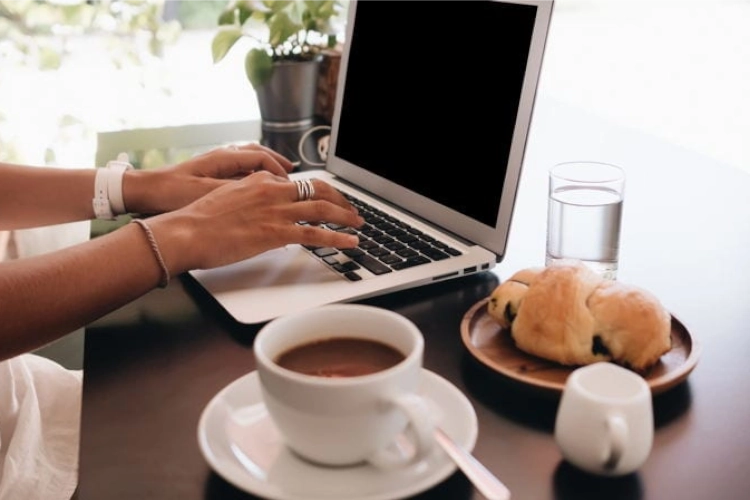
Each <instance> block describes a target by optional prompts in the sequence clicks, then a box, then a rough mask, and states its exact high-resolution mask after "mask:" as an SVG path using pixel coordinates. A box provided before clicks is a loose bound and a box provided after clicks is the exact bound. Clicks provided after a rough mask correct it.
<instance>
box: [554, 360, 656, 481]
mask: <svg viewBox="0 0 750 500" xmlns="http://www.w3.org/2000/svg"><path fill="white" fill-rule="evenodd" d="M653 438H654V417H653V409H652V402H651V391H650V389H649V387H648V384H647V383H646V381H645V380H644V378H643V377H641V376H640V375H638V374H637V373H635V372H633V371H631V370H628V369H626V368H623V367H621V366H618V365H616V364H614V363H608V362H600V363H594V364H591V365H587V366H584V367H581V368H578V369H576V370H574V371H573V372H572V373H571V374H570V375H569V376H568V379H567V381H566V383H565V388H564V390H563V394H562V399H561V400H560V406H559V407H558V410H557V418H556V420H555V441H556V442H557V445H558V446H559V447H560V450H561V451H562V454H563V457H564V458H565V459H566V460H567V461H568V462H570V463H571V464H573V465H575V466H577V467H579V468H581V469H583V470H585V471H587V472H590V473H593V474H600V475H605V476H621V475H625V474H630V473H632V472H634V471H636V470H637V469H638V468H639V467H640V466H641V465H643V463H644V462H645V461H646V459H647V458H648V456H649V453H650V452H651V446H652V444H653Z"/></svg>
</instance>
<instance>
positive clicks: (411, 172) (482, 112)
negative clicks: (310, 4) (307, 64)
mask: <svg viewBox="0 0 750 500" xmlns="http://www.w3.org/2000/svg"><path fill="white" fill-rule="evenodd" d="M535 17H536V7H535V6H532V5H515V4H506V3H501V2H492V1H436V2H425V1H399V2H386V1H362V2H359V3H358V5H357V11H356V21H355V26H356V29H354V30H353V32H352V33H351V37H350V39H349V40H347V41H346V43H349V44H351V46H350V51H351V55H350V58H349V63H348V70H347V73H346V77H345V78H346V84H345V85H344V87H343V88H344V89H345V92H344V95H343V97H342V99H343V102H342V107H341V110H342V111H341V115H340V117H339V120H340V123H339V135H338V140H337V143H336V155H337V156H339V157H341V158H343V159H344V160H346V161H348V162H350V163H352V164H355V165H357V166H359V167H361V168H364V169H366V170H368V171H370V172H373V173H375V174H377V175H379V176H381V177H384V178H387V179H389V180H392V181H393V182H396V183H398V184H401V185H403V186H405V187H407V188H409V189H410V190H412V191H414V192H416V193H419V194H421V195H423V196H426V197H429V198H431V199H433V200H435V201H437V202H439V203H441V204H443V205H446V206H448V207H450V208H453V209H454V210H456V211H458V212H460V213H462V214H464V215H467V216H469V217H471V218H473V219H476V220H478V221H480V222H482V223H484V224H487V225H489V226H494V225H495V224H496V218H497V215H498V208H499V206H500V197H501V194H502V192H503V182H504V179H505V174H506V168H507V165H508V160H509V154H510V150H511V144H512V141H513V132H514V128H515V124H516V116H517V113H518V108H519V102H520V96H521V91H522V85H523V81H524V72H525V69H526V64H527V58H528V55H529V48H530V44H531V38H532V32H533V29H534V22H535ZM524 140H525V138H524Z"/></svg>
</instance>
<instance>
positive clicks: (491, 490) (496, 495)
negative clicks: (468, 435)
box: [435, 427, 510, 500]
mask: <svg viewBox="0 0 750 500" xmlns="http://www.w3.org/2000/svg"><path fill="white" fill-rule="evenodd" d="M435 439H436V441H437V442H438V444H440V446H441V447H442V448H443V450H445V452H446V453H447V454H448V456H450V457H451V459H453V461H454V462H456V465H458V467H459V468H460V469H461V470H462V471H463V473H464V474H466V477H468V478H469V479H470V480H471V482H472V483H474V486H475V487H476V488H477V490H479V492H480V493H481V494H482V495H484V496H485V497H486V498H487V499H488V500H509V499H510V490H509V489H508V488H507V487H506V486H505V485H504V484H503V483H502V482H501V481H500V480H499V479H498V478H497V477H495V475H494V474H492V472H490V471H489V470H488V469H487V468H486V467H485V466H484V465H482V463H481V462H480V461H479V460H477V459H476V458H474V456H473V455H472V454H471V453H469V452H468V451H466V450H464V449H463V448H461V447H460V446H458V445H457V444H456V443H455V441H453V440H452V439H451V438H450V436H448V435H447V434H446V433H445V432H444V431H443V430H442V429H441V428H440V427H437V428H436V429H435Z"/></svg>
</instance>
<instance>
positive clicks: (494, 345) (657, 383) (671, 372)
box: [461, 297, 700, 395]
mask: <svg viewBox="0 0 750 500" xmlns="http://www.w3.org/2000/svg"><path fill="white" fill-rule="evenodd" d="M488 301H489V297H487V298H485V299H482V300H480V301H479V302H477V303H476V304H474V305H473V306H472V307H471V309H469V310H468V311H467V312H466V314H464V317H463V320H462V321H461V339H462V340H463V343H464V345H465V346H466V348H467V349H468V350H469V353H471V355H472V356H473V357H474V358H476V359H477V360H478V361H479V362H481V363H482V364H484V365H485V366H487V367H488V368H490V369H491V370H493V371H495V372H497V373H499V374H501V375H503V376H505V377H508V378H510V379H513V380H515V381H517V382H520V383H522V384H524V385H526V386H528V387H530V388H533V389H537V390H540V391H543V392H545V393H556V394H558V395H559V394H561V393H562V390H563V388H564V387H565V381H566V380H567V378H568V375H570V373H571V372H572V371H573V370H574V369H575V367H567V366H563V365H560V364H558V363H555V362H552V361H547V360H544V359H541V358H538V357H536V356H532V355H530V354H526V353H525V352H523V351H521V350H520V349H518V348H517V347H516V346H515V345H514V343H513V340H512V338H511V336H510V332H508V331H507V330H504V329H502V328H501V327H500V325H498V324H497V323H496V322H495V320H494V319H493V318H492V317H491V316H490V315H489V313H488V312H487V302H488ZM699 354H700V346H699V344H698V343H697V342H696V341H695V339H693V338H692V337H691V335H690V333H689V332H688V331H687V328H685V326H684V325H683V324H682V323H680V322H679V321H678V320H677V319H676V318H675V317H674V316H672V349H671V350H670V351H669V352H667V353H666V354H664V355H663V356H662V357H661V359H660V360H659V362H658V363H657V364H656V365H655V366H654V367H653V368H651V370H649V372H648V373H646V374H645V375H644V378H645V379H646V381H647V382H648V385H649V387H651V393H652V394H660V393H662V392H664V391H666V390H668V389H671V388H672V387H674V386H676V385H677V384H679V383H680V382H682V381H683V380H685V379H686V378H687V376H688V375H689V374H690V372H691V371H693V368H695V365H696V364H697V363H698V356H699Z"/></svg>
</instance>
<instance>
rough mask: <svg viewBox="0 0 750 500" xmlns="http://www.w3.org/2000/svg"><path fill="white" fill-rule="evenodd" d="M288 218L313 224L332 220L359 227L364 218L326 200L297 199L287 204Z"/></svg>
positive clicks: (336, 222) (343, 224)
mask: <svg viewBox="0 0 750 500" xmlns="http://www.w3.org/2000/svg"><path fill="white" fill-rule="evenodd" d="M288 210H289V214H288V218H289V220H294V221H306V222H310V223H313V224H319V223H322V222H332V223H335V224H339V225H342V226H348V227H361V226H362V225H363V224H364V223H365V220H364V219H363V218H362V216H360V215H359V214H357V213H355V212H353V211H351V210H349V209H348V208H345V207H340V206H338V205H335V204H333V203H331V202H330V201H328V200H309V201H299V202H296V203H293V204H291V205H289V207H288Z"/></svg>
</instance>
